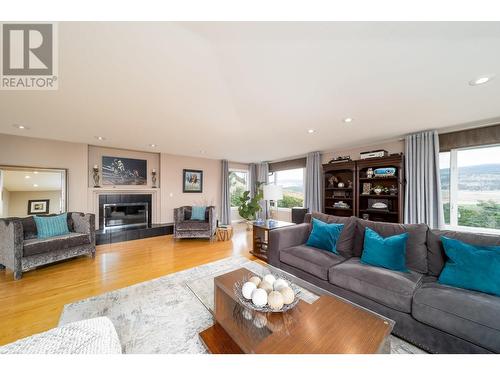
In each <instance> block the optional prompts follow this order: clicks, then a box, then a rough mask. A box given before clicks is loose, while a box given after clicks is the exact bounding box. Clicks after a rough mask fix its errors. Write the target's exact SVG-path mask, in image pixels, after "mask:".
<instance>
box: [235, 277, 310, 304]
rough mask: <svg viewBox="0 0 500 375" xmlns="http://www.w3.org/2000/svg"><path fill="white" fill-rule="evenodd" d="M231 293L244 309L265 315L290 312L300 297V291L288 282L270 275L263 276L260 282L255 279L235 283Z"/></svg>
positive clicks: (245, 279)
mask: <svg viewBox="0 0 500 375" xmlns="http://www.w3.org/2000/svg"><path fill="white" fill-rule="evenodd" d="M257 281H259V284H258V285H257ZM233 291H234V294H235V295H236V297H237V298H238V300H239V301H240V303H241V304H242V305H243V306H244V307H246V308H249V309H251V310H256V311H260V312H265V313H269V312H285V311H288V310H291V309H292V308H294V307H295V305H297V303H298V302H299V295H300V290H299V289H298V288H297V287H296V286H295V285H294V284H292V283H291V282H290V281H289V280H286V279H284V278H283V277H281V276H278V277H277V276H274V275H271V274H267V275H265V276H264V277H263V279H262V281H260V279H259V278H256V277H252V278H250V279H249V278H248V277H246V278H244V279H243V280H241V281H237V282H236V283H235V284H234V286H233Z"/></svg>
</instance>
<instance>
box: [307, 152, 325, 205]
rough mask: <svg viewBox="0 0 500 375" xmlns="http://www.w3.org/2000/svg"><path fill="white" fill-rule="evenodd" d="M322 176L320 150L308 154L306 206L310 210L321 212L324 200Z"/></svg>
mask: <svg viewBox="0 0 500 375" xmlns="http://www.w3.org/2000/svg"><path fill="white" fill-rule="evenodd" d="M322 176H323V171H322V166H321V154H320V153H319V152H318V151H316V152H311V153H309V154H307V158H306V181H305V185H306V192H305V202H304V206H305V207H306V208H307V209H309V212H313V211H319V212H321V209H322V201H323V190H322V181H323V177H322Z"/></svg>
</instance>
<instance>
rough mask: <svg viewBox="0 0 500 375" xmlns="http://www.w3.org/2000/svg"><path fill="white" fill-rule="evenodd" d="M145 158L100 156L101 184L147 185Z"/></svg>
mask: <svg viewBox="0 0 500 375" xmlns="http://www.w3.org/2000/svg"><path fill="white" fill-rule="evenodd" d="M147 164H148V162H147V160H142V159H129V158H121V157H115V156H103V157H102V184H103V185H147V181H148V178H147Z"/></svg>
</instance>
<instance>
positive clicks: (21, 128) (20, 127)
mask: <svg viewBox="0 0 500 375" xmlns="http://www.w3.org/2000/svg"><path fill="white" fill-rule="evenodd" d="M12 126H13V127H15V128H16V129H20V130H28V129H29V128H28V127H27V126H24V125H19V124H13V125H12Z"/></svg>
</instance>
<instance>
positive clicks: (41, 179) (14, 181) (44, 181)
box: [3, 170, 62, 191]
mask: <svg viewBox="0 0 500 375" xmlns="http://www.w3.org/2000/svg"><path fill="white" fill-rule="evenodd" d="M3 174H4V176H3V187H4V188H5V189H7V190H8V191H52V190H61V189H62V180H61V179H62V176H61V172H45V171H37V173H33V171H28V170H25V171H12V170H3ZM26 176H28V177H29V178H26ZM35 184H36V185H38V186H33V185H35Z"/></svg>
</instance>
